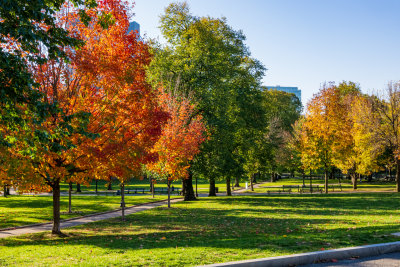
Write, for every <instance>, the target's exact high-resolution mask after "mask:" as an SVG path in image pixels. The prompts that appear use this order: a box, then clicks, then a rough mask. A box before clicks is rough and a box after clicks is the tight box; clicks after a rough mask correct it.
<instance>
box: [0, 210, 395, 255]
mask: <svg viewBox="0 0 400 267" xmlns="http://www.w3.org/2000/svg"><path fill="white" fill-rule="evenodd" d="M332 220H333V218H327V219H321V218H268V217H264V218H260V217H249V216H238V215H232V211H230V210H224V209H209V208H189V209H187V208H184V207H179V206H178V207H175V208H173V209H166V208H158V209H154V210H150V211H146V212H141V213H136V214H132V215H130V216H128V217H127V221H125V222H121V221H120V220H119V219H111V220H107V221H101V222H95V223H90V224H87V225H82V226H79V227H76V228H71V229H68V230H64V231H65V232H66V233H67V234H68V235H69V236H68V237H66V238H63V239H62V241H63V242H64V244H63V246H76V245H78V246H79V247H82V246H84V247H85V246H86V247H93V246H95V247H101V248H104V249H109V250H110V253H111V252H112V251H115V250H141V249H169V248H175V247H177V246H179V247H186V246H187V247H192V248H193V247H198V248H204V247H207V248H215V249H233V250H237V249H240V250H242V249H250V250H254V251H258V252H263V251H268V250H270V251H279V253H280V254H289V253H295V252H303V251H314V250H320V249H322V248H324V249H329V248H337V247H346V246H354V245H363V244H367V243H371V242H373V243H380V242H390V241H395V240H398V238H395V237H390V236H386V235H388V234H389V233H391V232H394V231H396V230H398V229H396V228H397V226H395V225H385V226H373V225H372V226H363V227H358V228H349V227H344V226H343V227H337V228H335V229H327V227H326V225H328V224H330V223H331V222H332ZM55 239H56V240H58V239H60V238H55ZM55 239H54V238H50V237H49V235H48V234H45V233H41V234H34V235H29V236H24V237H21V238H13V239H3V240H0V245H4V246H7V247H18V246H26V245H33V246H52V245H54V240H55Z"/></svg>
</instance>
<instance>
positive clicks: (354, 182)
mask: <svg viewBox="0 0 400 267" xmlns="http://www.w3.org/2000/svg"><path fill="white" fill-rule="evenodd" d="M351 183H352V184H353V190H357V173H353V174H351Z"/></svg>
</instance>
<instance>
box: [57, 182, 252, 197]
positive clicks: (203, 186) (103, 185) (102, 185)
mask: <svg viewBox="0 0 400 267" xmlns="http://www.w3.org/2000/svg"><path fill="white" fill-rule="evenodd" d="M119 184H120V182H119V181H117V180H113V181H112V182H111V185H112V189H113V191H111V192H114V191H116V190H120V186H119ZM244 184H245V183H244V182H243V183H241V186H243V187H244ZM107 185H108V182H107V181H103V180H98V181H97V190H98V191H101V192H105V191H107ZM172 185H173V186H174V187H176V188H179V190H181V189H182V181H179V180H178V181H173V182H172ZM215 186H216V187H218V189H219V192H226V182H225V181H216V183H215ZM125 187H126V188H130V189H134V188H144V189H145V193H146V194H150V192H149V191H150V184H149V181H148V180H147V179H145V180H140V179H131V180H129V181H128V182H126V184H125ZM209 187H210V182H209V181H208V180H205V179H198V181H197V188H198V193H208V191H209ZM68 188H69V185H68V184H67V183H62V184H61V191H64V192H67V191H68ZM155 188H167V183H166V182H164V181H157V182H156V184H155ZM193 189H194V190H196V181H195V179H193ZM75 190H76V184H73V191H75ZM81 190H82V194H85V193H94V192H95V190H96V181H91V182H90V185H89V186H85V185H81ZM140 193H142V192H141V191H140Z"/></svg>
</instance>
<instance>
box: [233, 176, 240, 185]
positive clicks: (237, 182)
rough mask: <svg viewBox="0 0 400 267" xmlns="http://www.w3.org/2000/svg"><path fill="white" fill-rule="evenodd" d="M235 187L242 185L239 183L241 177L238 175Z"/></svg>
mask: <svg viewBox="0 0 400 267" xmlns="http://www.w3.org/2000/svg"><path fill="white" fill-rule="evenodd" d="M234 186H235V187H240V184H239V177H238V176H236V178H235V185H234Z"/></svg>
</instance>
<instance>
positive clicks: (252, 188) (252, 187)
mask: <svg viewBox="0 0 400 267" xmlns="http://www.w3.org/2000/svg"><path fill="white" fill-rule="evenodd" d="M250 189H251V191H254V186H253V179H252V177H251V175H250Z"/></svg>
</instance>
